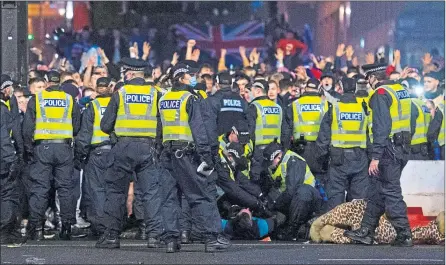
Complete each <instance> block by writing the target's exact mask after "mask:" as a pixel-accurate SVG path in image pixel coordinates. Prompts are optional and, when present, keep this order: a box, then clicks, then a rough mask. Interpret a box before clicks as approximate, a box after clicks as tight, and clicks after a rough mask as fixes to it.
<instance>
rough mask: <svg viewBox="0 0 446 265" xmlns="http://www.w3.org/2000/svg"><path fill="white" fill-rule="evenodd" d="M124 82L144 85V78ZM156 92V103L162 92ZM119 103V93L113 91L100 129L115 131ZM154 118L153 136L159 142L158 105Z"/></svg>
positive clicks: (160, 131) (160, 133)
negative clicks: (155, 119)
mask: <svg viewBox="0 0 446 265" xmlns="http://www.w3.org/2000/svg"><path fill="white" fill-rule="evenodd" d="M126 84H127V85H139V86H142V85H145V80H144V79H143V78H139V77H137V78H134V79H132V80H129V81H126ZM157 94H158V102H157V103H156V104H157V105H158V103H159V100H160V98H161V96H162V94H161V93H160V92H157ZM119 103H120V97H119V93H118V92H117V91H116V92H115V93H113V95H112V97H111V99H110V102H109V103H108V105H107V109H105V111H104V115H103V116H102V120H101V130H102V131H103V132H105V133H106V134H111V133H112V132H114V131H115V123H116V118H117V117H118V109H119ZM156 118H157V126H156V137H155V138H156V142H157V144H160V143H161V139H162V124H161V118H160V114H159V109H158V107H157V114H156Z"/></svg>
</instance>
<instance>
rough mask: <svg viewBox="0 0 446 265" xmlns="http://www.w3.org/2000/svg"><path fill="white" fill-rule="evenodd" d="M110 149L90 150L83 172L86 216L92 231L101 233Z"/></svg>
mask: <svg viewBox="0 0 446 265" xmlns="http://www.w3.org/2000/svg"><path fill="white" fill-rule="evenodd" d="M109 154H110V150H106V149H95V150H92V151H91V152H90V155H89V157H88V161H87V164H86V165H85V169H84V174H83V183H84V185H85V193H83V194H82V197H83V198H85V199H87V198H88V201H89V203H88V207H87V217H88V220H89V221H90V222H91V224H92V229H93V231H95V232H97V233H99V234H102V233H103V232H104V231H105V227H104V225H103V224H102V223H101V220H102V218H103V216H104V204H105V174H106V172H107V168H108V167H109V166H111V163H110V161H112V159H113V157H112V156H110V155H109Z"/></svg>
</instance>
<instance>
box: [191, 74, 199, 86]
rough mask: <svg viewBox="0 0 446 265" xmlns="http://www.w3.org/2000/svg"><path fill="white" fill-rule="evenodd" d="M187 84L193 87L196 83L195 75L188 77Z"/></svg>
mask: <svg viewBox="0 0 446 265" xmlns="http://www.w3.org/2000/svg"><path fill="white" fill-rule="evenodd" d="M189 82H190V83H189V85H190V86H191V87H195V86H196V85H197V83H198V82H197V77H195V76H192V77H191V78H190V79H189Z"/></svg>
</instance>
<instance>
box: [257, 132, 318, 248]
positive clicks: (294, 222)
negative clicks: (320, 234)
mask: <svg viewBox="0 0 446 265" xmlns="http://www.w3.org/2000/svg"><path fill="white" fill-rule="evenodd" d="M263 156H264V159H265V163H264V169H265V170H266V171H267V172H268V177H269V181H270V189H269V190H268V193H267V197H268V201H269V204H268V206H269V209H270V210H271V211H279V212H282V213H286V215H287V225H286V227H285V228H284V229H283V231H282V233H279V234H282V236H281V237H280V238H282V239H284V240H294V239H296V238H297V235H298V231H299V228H300V227H301V226H302V225H305V224H306V223H307V222H308V220H310V219H311V218H312V217H313V214H314V213H319V211H320V207H321V202H322V198H321V197H320V195H319V191H318V190H317V189H316V188H315V183H316V179H315V177H314V175H313V174H312V173H311V170H310V168H309V166H308V164H307V163H306V162H305V159H304V158H302V157H301V156H299V155H298V154H296V153H294V152H293V151H290V150H288V151H286V152H285V151H284V150H283V148H282V146H281V145H280V144H279V143H278V142H277V141H276V140H275V141H273V142H272V143H270V144H268V145H267V146H266V148H265V150H264V151H263ZM308 228H309V227H308Z"/></svg>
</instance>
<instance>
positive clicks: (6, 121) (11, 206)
mask: <svg viewBox="0 0 446 265" xmlns="http://www.w3.org/2000/svg"><path fill="white" fill-rule="evenodd" d="M0 91H1V92H0V97H1V98H0V100H1V102H0V119H1V123H0V127H1V132H0V154H1V159H0V164H1V165H0V188H1V212H0V243H1V244H9V243H19V242H20V241H21V236H20V234H18V233H17V232H16V220H15V217H16V212H17V211H18V210H19V209H18V206H19V197H18V193H17V181H16V178H17V176H18V175H19V174H20V167H21V162H20V158H19V156H18V152H16V148H15V147H14V145H13V140H12V138H11V136H12V127H11V125H12V124H13V123H14V120H13V119H12V115H11V113H10V110H9V104H8V100H9V98H10V96H11V95H12V82H11V80H10V78H9V77H7V76H4V75H2V80H1V90H0ZM20 155H22V154H20Z"/></svg>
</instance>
